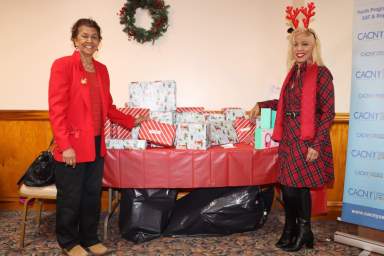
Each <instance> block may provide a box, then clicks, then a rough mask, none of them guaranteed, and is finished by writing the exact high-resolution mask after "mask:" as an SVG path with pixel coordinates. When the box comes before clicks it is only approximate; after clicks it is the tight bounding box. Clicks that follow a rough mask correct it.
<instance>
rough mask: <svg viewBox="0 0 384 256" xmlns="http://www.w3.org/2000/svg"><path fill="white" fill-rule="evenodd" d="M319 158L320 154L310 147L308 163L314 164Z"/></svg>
mask: <svg viewBox="0 0 384 256" xmlns="http://www.w3.org/2000/svg"><path fill="white" fill-rule="evenodd" d="M318 157H319V152H318V151H316V150H314V149H313V148H311V147H308V152H307V162H313V161H315V160H316V159H317V158H318Z"/></svg>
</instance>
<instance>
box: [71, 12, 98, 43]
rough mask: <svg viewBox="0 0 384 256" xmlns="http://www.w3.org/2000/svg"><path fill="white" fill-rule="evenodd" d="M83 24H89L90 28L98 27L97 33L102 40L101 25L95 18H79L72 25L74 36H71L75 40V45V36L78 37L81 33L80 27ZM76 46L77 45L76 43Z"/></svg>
mask: <svg viewBox="0 0 384 256" xmlns="http://www.w3.org/2000/svg"><path fill="white" fill-rule="evenodd" d="M81 26H87V27H90V28H94V29H96V31H97V35H98V36H99V39H100V40H101V39H102V37H101V29H100V26H99V25H98V24H97V22H96V21H94V20H93V19H85V18H83V19H79V20H77V21H76V22H75V24H73V26H72V30H71V32H72V36H71V40H72V42H73V45H75V38H76V37H77V35H78V34H79V28H80V27H81ZM75 46H76V45H75Z"/></svg>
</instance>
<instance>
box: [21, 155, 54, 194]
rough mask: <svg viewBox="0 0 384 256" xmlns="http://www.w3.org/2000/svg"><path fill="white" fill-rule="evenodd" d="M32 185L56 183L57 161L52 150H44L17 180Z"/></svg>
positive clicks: (41, 185) (39, 185) (42, 185)
mask: <svg viewBox="0 0 384 256" xmlns="http://www.w3.org/2000/svg"><path fill="white" fill-rule="evenodd" d="M20 183H24V184H25V185H27V186H31V187H44V186H48V185H52V184H53V183H55V163H54V159H53V156H52V153H51V152H50V151H42V152H41V153H40V155H39V156H38V157H37V158H36V159H35V160H34V161H33V163H32V164H31V165H30V166H29V167H28V169H27V171H26V172H25V174H24V175H23V176H22V177H21V178H20V180H19V181H18V182H17V185H20Z"/></svg>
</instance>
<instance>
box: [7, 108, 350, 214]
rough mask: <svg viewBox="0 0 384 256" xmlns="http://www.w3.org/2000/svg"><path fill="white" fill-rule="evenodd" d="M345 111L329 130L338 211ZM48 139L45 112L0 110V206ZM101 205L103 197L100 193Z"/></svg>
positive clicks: (13, 197) (12, 202)
mask: <svg viewBox="0 0 384 256" xmlns="http://www.w3.org/2000/svg"><path fill="white" fill-rule="evenodd" d="M348 119H349V117H348V114H337V115H336V118H335V122H334V124H333V126H332V129H331V139H332V146H333V150H334V152H333V155H334V160H335V175H336V179H335V183H334V184H333V186H331V187H330V188H329V190H328V205H329V207H330V210H331V211H333V212H339V210H340V207H341V202H342V196H343V187H344V173H345V159H346V147H347V141H348ZM51 138H52V132H51V128H50V124H49V120H48V113H47V111H10V110H9V111H8V110H0V208H3V209H4V208H7V209H10V208H18V207H20V206H21V205H20V204H19V203H18V186H17V185H16V182H17V181H18V179H19V178H20V177H21V175H22V174H23V173H24V171H25V170H26V168H27V167H28V165H29V164H30V163H31V162H32V160H33V159H34V158H35V157H36V156H37V155H38V154H39V152H40V151H42V150H45V149H46V148H47V147H48V145H49V142H50V140H51ZM103 199H104V200H103V201H104V204H103V205H104V206H105V199H106V196H105V194H104V196H103Z"/></svg>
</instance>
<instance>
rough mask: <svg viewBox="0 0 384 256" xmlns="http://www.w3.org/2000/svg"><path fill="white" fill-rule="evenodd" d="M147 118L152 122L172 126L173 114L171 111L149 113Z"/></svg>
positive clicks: (173, 121)
mask: <svg viewBox="0 0 384 256" xmlns="http://www.w3.org/2000/svg"><path fill="white" fill-rule="evenodd" d="M149 116H150V118H151V119H152V120H155V121H157V122H160V123H166V124H174V123H175V112H173V111H151V112H150V113H149Z"/></svg>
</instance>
